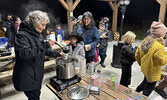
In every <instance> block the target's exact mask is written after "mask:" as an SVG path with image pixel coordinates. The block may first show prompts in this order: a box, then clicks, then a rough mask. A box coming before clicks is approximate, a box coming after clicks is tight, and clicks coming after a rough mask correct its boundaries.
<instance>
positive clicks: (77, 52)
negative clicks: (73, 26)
mask: <svg viewBox="0 0 167 100" xmlns="http://www.w3.org/2000/svg"><path fill="white" fill-rule="evenodd" d="M65 48H69V52H68V55H69V56H72V55H74V59H75V61H74V66H75V67H79V61H80V60H81V59H84V58H85V50H84V46H83V45H82V44H80V43H77V46H76V47H75V49H74V50H72V45H71V44H68V45H67V46H66V47H65Z"/></svg>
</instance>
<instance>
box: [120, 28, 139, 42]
mask: <svg viewBox="0 0 167 100" xmlns="http://www.w3.org/2000/svg"><path fill="white" fill-rule="evenodd" d="M135 38H136V35H135V33H133V32H132V31H127V32H126V33H125V34H124V35H123V37H122V40H123V41H124V42H127V43H130V44H131V43H133V42H134V40H135Z"/></svg>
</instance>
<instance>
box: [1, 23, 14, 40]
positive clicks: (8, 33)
mask: <svg viewBox="0 0 167 100" xmlns="http://www.w3.org/2000/svg"><path fill="white" fill-rule="evenodd" d="M12 23H13V22H12V21H11V22H9V21H4V22H3V25H2V27H5V28H6V32H5V37H7V38H8V39H9V41H10V40H11V39H12V37H13V34H12V32H11V26H12ZM2 31H4V30H3V29H2Z"/></svg>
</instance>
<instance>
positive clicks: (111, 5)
mask: <svg viewBox="0 0 167 100" xmlns="http://www.w3.org/2000/svg"><path fill="white" fill-rule="evenodd" d="M108 3H109V5H110V7H111V9H112V11H115V9H116V8H115V6H114V5H113V3H112V2H108Z"/></svg>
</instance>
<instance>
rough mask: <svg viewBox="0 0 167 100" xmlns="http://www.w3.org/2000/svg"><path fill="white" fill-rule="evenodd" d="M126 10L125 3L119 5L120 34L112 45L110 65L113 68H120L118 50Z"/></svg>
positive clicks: (119, 49)
mask: <svg viewBox="0 0 167 100" xmlns="http://www.w3.org/2000/svg"><path fill="white" fill-rule="evenodd" d="M125 11H126V5H122V6H121V12H122V18H121V25H120V33H119V34H120V35H119V42H118V44H117V45H113V59H112V63H111V66H112V67H115V68H121V64H120V51H121V45H122V43H121V42H120V41H121V37H122V30H123V23H124V14H125Z"/></svg>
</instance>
